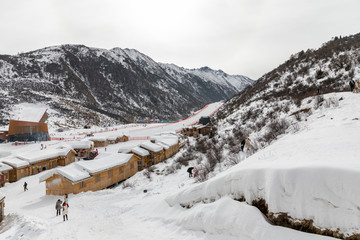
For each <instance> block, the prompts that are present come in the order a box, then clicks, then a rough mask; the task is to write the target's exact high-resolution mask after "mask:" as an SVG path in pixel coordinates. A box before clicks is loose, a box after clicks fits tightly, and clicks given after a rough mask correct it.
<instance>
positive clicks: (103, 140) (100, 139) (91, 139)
mask: <svg viewBox="0 0 360 240" xmlns="http://www.w3.org/2000/svg"><path fill="white" fill-rule="evenodd" d="M88 140H90V141H95V142H105V141H106V138H104V137H92V138H89V139H88Z"/></svg>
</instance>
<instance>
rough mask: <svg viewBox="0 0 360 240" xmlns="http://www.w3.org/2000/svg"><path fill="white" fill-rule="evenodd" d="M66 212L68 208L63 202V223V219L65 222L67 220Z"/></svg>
mask: <svg viewBox="0 0 360 240" xmlns="http://www.w3.org/2000/svg"><path fill="white" fill-rule="evenodd" d="M68 211H69V206H68V205H67V204H66V203H65V202H64V203H63V213H62V215H63V219H64V221H65V218H66V220H68Z"/></svg>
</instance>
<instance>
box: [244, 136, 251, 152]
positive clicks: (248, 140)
mask: <svg viewBox="0 0 360 240" xmlns="http://www.w3.org/2000/svg"><path fill="white" fill-rule="evenodd" d="M245 146H246V149H247V150H250V148H251V144H250V139H249V138H247V139H246V141H245Z"/></svg>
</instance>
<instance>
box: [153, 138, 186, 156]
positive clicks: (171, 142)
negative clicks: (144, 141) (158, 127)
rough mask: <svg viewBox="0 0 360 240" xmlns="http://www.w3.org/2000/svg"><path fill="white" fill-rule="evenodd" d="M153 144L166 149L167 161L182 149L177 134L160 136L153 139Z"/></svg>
mask: <svg viewBox="0 0 360 240" xmlns="http://www.w3.org/2000/svg"><path fill="white" fill-rule="evenodd" d="M151 142H152V143H156V144H158V145H160V146H162V147H163V148H164V155H165V159H167V158H170V157H172V156H173V155H174V154H176V153H177V152H178V151H179V149H180V141H179V138H178V136H177V135H176V134H160V135H155V136H152V137H151Z"/></svg>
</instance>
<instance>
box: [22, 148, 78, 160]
mask: <svg viewBox="0 0 360 240" xmlns="http://www.w3.org/2000/svg"><path fill="white" fill-rule="evenodd" d="M70 151H74V150H73V149H72V148H70V147H63V148H55V149H43V150H38V151H32V152H31V153H22V154H18V155H17V157H18V158H20V159H21V160H24V161H27V162H29V163H36V162H40V161H44V160H47V159H54V158H57V157H64V156H66V155H67V154H68V153H69V152H70Z"/></svg>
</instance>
